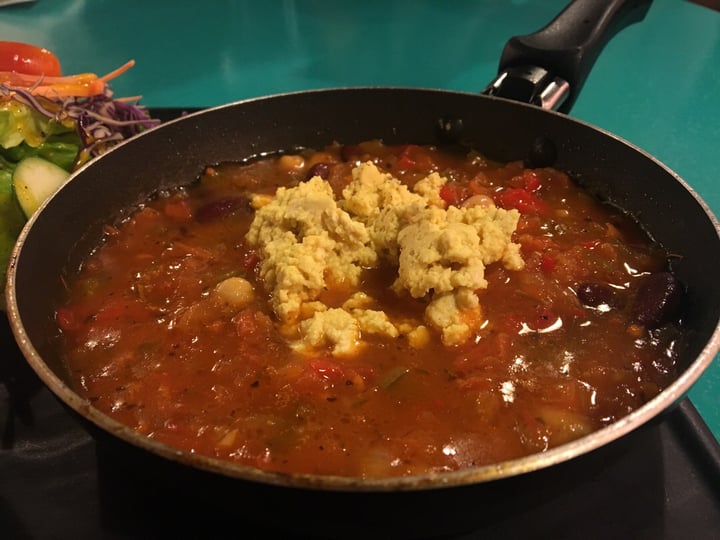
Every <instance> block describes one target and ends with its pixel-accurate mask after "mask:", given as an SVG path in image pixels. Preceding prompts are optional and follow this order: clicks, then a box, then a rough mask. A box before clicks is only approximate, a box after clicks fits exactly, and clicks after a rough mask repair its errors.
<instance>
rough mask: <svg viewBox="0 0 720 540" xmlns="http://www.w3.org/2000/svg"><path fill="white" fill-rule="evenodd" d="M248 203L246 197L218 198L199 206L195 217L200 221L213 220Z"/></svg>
mask: <svg viewBox="0 0 720 540" xmlns="http://www.w3.org/2000/svg"><path fill="white" fill-rule="evenodd" d="M247 203H248V199H247V197H229V198H225V199H218V200H216V201H213V202H210V203H208V204H206V205H204V206H201V207H200V208H198V209H197V210H196V211H195V219H196V220H198V221H199V222H200V223H207V222H208V221H214V220H216V219H220V218H222V217H225V216H227V215H228V214H230V213H232V212H234V211H235V210H237V209H238V208H240V207H242V206H245V205H246V204H247Z"/></svg>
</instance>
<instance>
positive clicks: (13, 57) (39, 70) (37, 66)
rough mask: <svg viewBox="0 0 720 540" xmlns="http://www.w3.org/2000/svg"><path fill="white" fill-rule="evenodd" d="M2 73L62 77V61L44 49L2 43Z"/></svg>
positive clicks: (0, 60)
mask: <svg viewBox="0 0 720 540" xmlns="http://www.w3.org/2000/svg"><path fill="white" fill-rule="evenodd" d="M0 71H15V72H17V73H23V74H25V75H45V76H46V77H60V76H61V75H62V72H61V70H60V61H59V60H58V59H57V57H56V56H55V55H54V54H53V53H51V52H50V51H48V50H47V49H43V48H42V47H36V46H35V45H29V44H27V43H19V42H17V41H0Z"/></svg>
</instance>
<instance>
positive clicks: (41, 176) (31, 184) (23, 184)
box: [13, 156, 70, 218]
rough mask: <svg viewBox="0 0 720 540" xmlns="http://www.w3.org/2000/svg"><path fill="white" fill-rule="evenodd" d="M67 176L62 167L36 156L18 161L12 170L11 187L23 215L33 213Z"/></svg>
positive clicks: (68, 174) (27, 215)
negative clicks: (13, 170)
mask: <svg viewBox="0 0 720 540" xmlns="http://www.w3.org/2000/svg"><path fill="white" fill-rule="evenodd" d="M69 176H70V173H69V172H67V171H66V170H65V169H63V168H62V167H58V166H57V165H55V164H54V163H51V162H50V161H47V160H45V159H43V158H40V157H37V156H32V157H27V158H25V159H23V160H22V161H21V162H20V163H18V164H17V166H16V167H15V172H13V189H14V190H15V197H17V200H18V202H19V203H20V208H22V211H23V213H24V214H25V216H26V217H28V218H29V217H30V216H31V215H33V213H34V212H35V211H36V210H37V209H38V208H39V207H40V205H41V204H42V203H43V202H44V201H45V199H47V198H48V197H50V195H52V194H53V193H55V192H56V191H57V189H58V188H59V187H60V186H61V185H62V184H63V182H65V180H67V178H68V177H69Z"/></svg>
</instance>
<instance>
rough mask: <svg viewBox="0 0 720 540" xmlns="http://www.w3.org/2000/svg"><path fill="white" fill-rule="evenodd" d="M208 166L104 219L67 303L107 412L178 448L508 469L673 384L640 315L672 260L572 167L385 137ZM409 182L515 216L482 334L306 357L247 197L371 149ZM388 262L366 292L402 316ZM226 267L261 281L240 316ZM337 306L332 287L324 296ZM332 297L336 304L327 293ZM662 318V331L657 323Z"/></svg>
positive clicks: (327, 469)
mask: <svg viewBox="0 0 720 540" xmlns="http://www.w3.org/2000/svg"><path fill="white" fill-rule="evenodd" d="M299 157H300V158H302V159H298V160H295V161H294V162H293V163H294V164H293V165H292V166H288V160H287V159H286V160H284V161H283V160H281V159H279V158H278V157H270V158H266V159H262V160H257V161H254V162H250V163H224V164H221V165H217V166H213V167H209V168H208V170H207V171H206V174H205V175H203V177H202V178H201V179H200V180H199V181H198V182H197V183H196V184H194V185H193V186H191V187H188V188H183V189H179V190H177V191H176V192H173V193H166V194H163V195H162V196H159V197H158V198H156V199H154V200H152V201H149V202H147V203H146V204H144V205H143V206H142V207H141V208H139V209H137V211H135V212H134V213H132V214H131V216H130V217H129V218H126V219H125V220H124V221H123V222H121V223H117V224H115V225H113V226H108V227H107V234H106V237H105V239H104V241H103V242H102V244H101V245H99V246H98V247H97V249H96V250H95V251H94V252H93V253H92V254H91V255H90V256H89V257H88V258H87V260H86V261H85V262H84V264H83V265H82V267H81V268H80V269H79V271H77V272H76V273H75V274H74V275H72V276H70V277H69V279H68V295H67V301H66V302H64V303H63V305H61V306H58V308H57V321H58V325H59V327H60V329H61V341H62V347H63V354H64V359H65V363H66V366H67V369H68V371H69V373H70V374H71V379H72V383H73V385H74V387H75V389H76V390H77V391H78V392H80V393H81V395H83V396H85V397H86V398H87V399H88V400H89V401H90V402H91V403H92V404H93V405H94V406H95V407H97V408H98V409H100V410H102V411H103V412H105V413H107V414H108V415H110V416H111V417H113V418H115V419H117V420H118V421H120V422H122V423H124V424H127V425H128V426H130V427H132V428H133V429H135V430H137V431H138V432H140V433H142V434H145V435H147V436H148V437H152V438H154V439H157V440H159V441H162V442H164V443H167V444H169V445H171V446H173V447H177V448H180V449H184V450H187V451H190V452H194V453H197V454H203V455H207V456H211V457H216V458H219V459H221V460H228V461H231V462H236V463H239V464H244V465H249V466H253V467H259V468H261V469H265V470H270V471H283V472H289V473H311V474H321V475H341V476H359V477H360V476H365V477H382V476H397V475H410V474H421V473H426V472H429V471H435V472H442V471H453V470H458V469H462V468H467V467H473V466H480V465H486V464H492V463H496V462H501V461H505V460H509V459H513V458H518V457H521V456H526V455H529V454H533V453H536V452H542V451H545V450H547V449H549V448H552V447H554V446H557V445H560V444H562V443H565V442H568V441H571V440H573V439H576V438H578V437H581V436H583V435H586V434H588V433H591V432H592V431H594V430H597V429H599V428H602V427H603V426H606V425H608V424H611V423H613V422H615V421H616V420H618V419H619V418H621V417H623V416H625V415H627V414H628V413H629V412H630V411H632V410H633V409H635V408H637V407H639V406H640V405H642V404H643V403H645V402H646V401H647V400H648V399H650V398H652V397H653V396H654V395H656V394H657V393H658V392H659V391H661V389H662V388H663V387H664V386H665V385H667V383H668V382H669V381H670V380H671V379H672V378H673V376H674V356H673V350H672V349H673V344H674V340H675V337H676V331H675V330H674V327H673V325H672V324H664V323H663V324H658V325H647V324H645V323H642V322H638V320H637V317H636V316H635V315H633V306H634V305H635V304H636V302H637V299H636V298H637V295H638V294H639V293H638V291H639V288H640V286H641V284H642V283H643V280H644V279H645V278H646V277H647V276H648V275H653V274H656V273H659V272H664V271H666V260H665V256H664V254H663V253H662V251H660V250H659V249H658V248H657V247H656V246H654V245H653V244H652V243H651V242H649V241H648V240H647V239H646V238H645V237H644V235H643V234H642V233H641V231H640V230H639V229H638V227H637V226H636V225H635V224H634V223H633V222H632V221H631V220H629V219H628V218H627V217H626V216H624V215H623V214H622V213H621V212H619V211H617V210H615V209H613V208H610V207H608V206H604V205H601V204H599V203H598V202H596V201H595V200H594V199H593V198H591V197H590V196H589V195H588V194H587V193H585V192H584V191H583V190H582V189H580V188H579V187H577V186H576V185H575V184H574V183H573V182H572V181H571V180H570V179H569V178H568V176H567V175H566V174H564V173H562V172H559V171H557V170H554V169H551V168H543V169H534V170H530V169H525V168H524V167H523V165H522V163H519V162H515V163H508V164H499V163H493V162H489V161H487V160H486V159H484V158H483V157H482V156H480V155H478V154H475V153H470V154H456V153H451V152H445V151H441V150H439V149H436V148H426V147H418V146H403V147H399V146H386V145H383V144H382V143H380V142H377V141H370V142H365V143H362V144H359V145H353V146H340V145H333V146H331V147H328V148H326V149H323V150H322V151H317V152H316V151H309V150H308V151H304V152H301V153H300V154H299ZM368 159H371V160H373V161H374V162H375V163H376V164H377V165H378V167H380V168H381V169H382V170H385V171H389V172H391V173H392V174H393V175H394V176H396V177H397V178H399V179H401V180H402V181H403V182H406V183H407V184H408V185H412V184H413V183H414V182H416V181H417V180H419V179H420V178H423V177H424V176H425V175H426V174H427V173H428V172H430V171H438V172H439V173H440V174H441V175H443V176H445V177H447V178H448V180H449V182H448V184H447V185H446V186H445V187H444V188H443V190H442V191H441V196H442V197H443V198H444V199H445V200H446V201H447V202H448V203H449V204H456V205H460V204H463V203H464V202H465V201H467V200H469V199H470V198H471V197H473V196H476V195H482V196H486V197H490V198H492V199H493V200H494V201H495V204H497V205H498V206H501V207H505V208H517V209H518V210H519V211H520V212H521V218H520V222H519V225H518V228H517V231H516V233H515V241H516V242H518V243H520V244H521V246H522V255H523V258H524V260H525V262H526V265H525V268H524V269H523V270H520V271H509V270H506V269H504V268H503V267H502V266H501V265H500V264H493V265H490V266H488V268H487V269H486V278H487V279H488V281H489V286H488V288H487V289H486V290H481V291H478V295H479V298H480V303H481V305H482V312H483V317H484V318H485V319H486V321H485V323H484V325H483V326H482V328H481V330H480V331H479V332H478V333H477V335H475V336H474V337H473V338H472V339H471V340H469V341H468V342H467V343H465V344H464V345H461V346H454V347H446V346H444V345H443V344H442V343H441V342H440V339H439V338H438V336H436V335H433V336H432V337H431V340H430V343H429V344H428V345H427V346H426V347H424V348H420V349H416V348H413V347H411V346H410V345H409V344H408V343H407V341H406V340H405V339H404V338H403V337H399V338H396V339H389V338H384V339H379V338H373V337H368V338H367V339H368V342H369V344H368V346H367V347H365V348H364V349H362V350H361V352H360V353H359V354H358V355H357V356H354V357H352V358H336V357H333V356H332V355H331V354H330V353H329V352H327V353H319V354H317V355H311V356H307V355H300V354H298V353H295V352H293V351H292V350H291V348H290V347H289V346H288V344H287V343H286V341H285V338H284V337H283V336H282V335H281V334H280V332H279V331H278V329H277V322H276V321H275V319H274V316H273V314H272V312H271V311H270V310H269V307H268V298H267V295H266V294H263V293H262V291H263V287H262V285H261V284H259V283H257V279H258V278H257V276H258V265H259V255H258V253H256V252H255V251H253V250H252V249H249V247H248V245H247V243H246V242H245V240H244V235H245V233H246V231H247V229H248V227H249V225H250V223H251V221H252V219H253V215H254V210H253V209H252V207H251V206H250V204H249V202H248V201H249V196H250V194H256V193H268V194H271V193H274V191H275V189H276V188H277V187H278V186H281V185H285V186H292V185H296V184H297V183H298V182H301V181H303V180H305V179H306V178H307V177H308V175H309V174H313V173H315V174H321V175H324V176H325V177H326V178H327V180H328V181H329V182H330V183H331V185H332V186H333V188H334V189H335V190H336V191H338V192H339V190H341V189H342V187H343V186H344V185H345V184H346V183H347V182H348V181H349V176H350V170H351V167H352V166H353V165H354V164H355V163H356V162H357V161H358V160H368ZM385 270H387V269H376V270H373V271H367V273H366V275H365V276H364V279H363V287H364V288H365V289H366V290H367V292H368V293H369V294H371V295H372V296H374V297H375V298H379V299H381V302H382V303H383V304H384V309H386V310H387V311H388V312H389V313H393V314H395V315H403V314H408V315H411V316H413V317H418V316H422V311H423V309H424V306H425V301H424V300H423V299H419V300H405V301H404V302H399V301H398V299H397V298H396V297H395V296H394V294H393V293H391V292H390V291H389V286H390V284H391V283H392V278H391V277H388V273H387V272H385ZM229 276H242V277H244V278H246V279H248V280H249V281H250V282H252V283H253V284H255V289H256V291H259V292H260V293H259V294H256V296H255V299H254V300H253V302H252V303H251V304H250V305H248V306H246V307H244V308H242V309H240V310H233V309H231V308H229V307H227V306H226V307H220V308H218V306H216V305H211V304H209V303H208V302H206V301H204V299H205V298H206V297H207V292H208V291H209V290H210V289H211V288H212V287H214V286H215V285H216V284H217V283H218V282H220V281H222V280H223V279H225V278H227V277H229ZM327 295H328V298H330V299H331V297H332V295H333V291H328V292H327ZM330 301H331V300H330ZM650 326H652V327H650Z"/></svg>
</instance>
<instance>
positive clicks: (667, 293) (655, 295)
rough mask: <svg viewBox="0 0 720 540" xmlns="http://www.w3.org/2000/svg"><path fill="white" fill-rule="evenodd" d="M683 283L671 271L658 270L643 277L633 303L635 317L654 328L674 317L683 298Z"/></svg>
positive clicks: (639, 321)
mask: <svg viewBox="0 0 720 540" xmlns="http://www.w3.org/2000/svg"><path fill="white" fill-rule="evenodd" d="M682 295H683V290H682V285H681V284H680V282H679V281H678V280H677V278H676V277H675V276H673V275H672V274H671V273H670V272H658V273H656V274H651V275H649V276H646V277H645V278H644V279H643V282H642V284H641V285H640V287H639V288H638V291H637V295H636V297H635V302H634V304H633V310H632V315H633V319H634V320H635V321H636V322H638V323H639V324H642V325H644V326H647V327H648V328H654V327H657V326H659V325H660V324H662V323H663V322H666V321H667V320H669V319H670V317H672V315H673V313H674V312H675V310H676V309H677V308H678V306H679V305H680V301H681V300H682Z"/></svg>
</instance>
